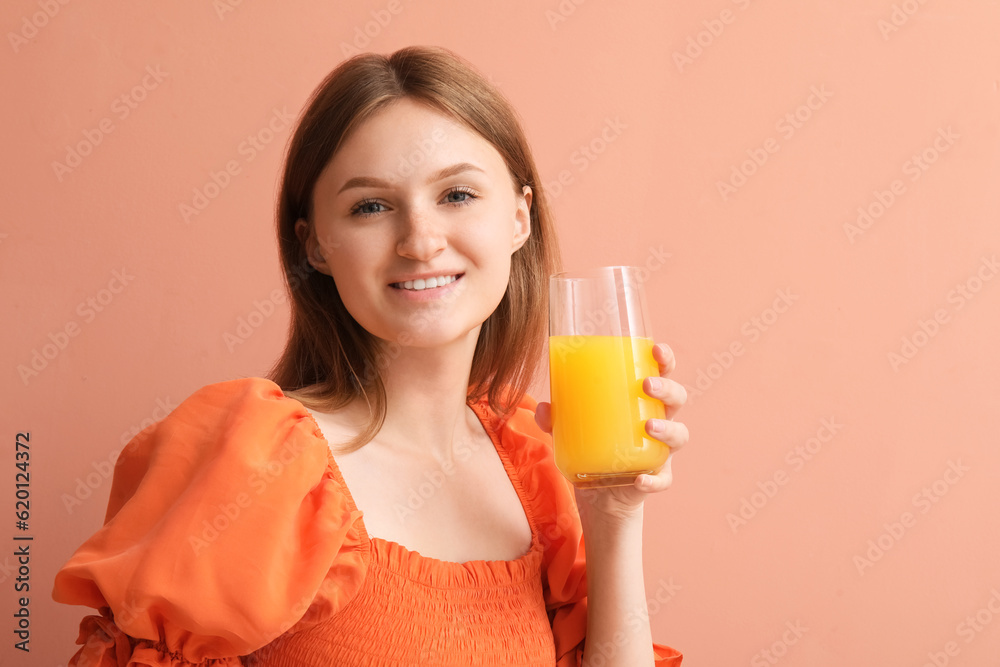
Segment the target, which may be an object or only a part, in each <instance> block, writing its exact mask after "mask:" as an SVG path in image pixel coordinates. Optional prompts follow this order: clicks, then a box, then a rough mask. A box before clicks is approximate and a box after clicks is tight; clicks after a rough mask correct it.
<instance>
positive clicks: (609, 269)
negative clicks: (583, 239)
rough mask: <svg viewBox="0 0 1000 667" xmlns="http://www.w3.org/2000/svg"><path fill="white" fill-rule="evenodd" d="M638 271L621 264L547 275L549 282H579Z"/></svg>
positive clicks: (635, 268)
mask: <svg viewBox="0 0 1000 667" xmlns="http://www.w3.org/2000/svg"><path fill="white" fill-rule="evenodd" d="M639 270H641V267H638V266H627V265H623V264H615V265H613V266H595V267H591V268H589V269H577V270H575V271H560V272H558V273H553V274H551V275H549V280H581V279H584V278H595V277H599V276H606V275H608V274H613V273H615V272H616V271H617V272H619V273H632V272H637V271H639Z"/></svg>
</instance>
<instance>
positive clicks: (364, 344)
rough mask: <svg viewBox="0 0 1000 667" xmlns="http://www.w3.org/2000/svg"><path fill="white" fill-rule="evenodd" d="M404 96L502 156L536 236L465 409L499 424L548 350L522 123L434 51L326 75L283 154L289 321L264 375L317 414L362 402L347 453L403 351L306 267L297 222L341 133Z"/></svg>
mask: <svg viewBox="0 0 1000 667" xmlns="http://www.w3.org/2000/svg"><path fill="white" fill-rule="evenodd" d="M404 97H405V98H411V99H413V100H415V101H418V102H422V103H425V104H428V105H431V106H432V107H433V108H435V109H437V110H439V111H441V112H442V113H445V114H447V115H449V116H451V117H453V118H455V119H456V120H458V121H460V122H463V123H464V124H465V125H466V126H468V127H469V128H471V129H472V130H474V131H475V132H476V133H478V134H479V135H480V136H482V137H483V138H484V139H485V140H486V141H488V142H489V143H490V144H492V145H493V147H494V148H496V150H497V151H498V152H499V153H500V155H501V156H502V157H503V160H504V162H505V163H506V164H507V169H508V171H509V172H510V176H511V180H512V182H513V185H514V186H515V191H516V192H517V193H520V192H521V189H522V188H523V186H525V185H528V186H530V187H531V190H532V193H533V194H532V198H531V207H530V215H531V235H530V236H529V237H528V240H527V242H525V244H524V245H523V246H521V248H519V249H518V250H517V251H516V252H515V253H514V254H513V255H512V257H511V268H510V281H509V283H508V285H507V291H506V293H505V294H504V296H503V299H502V300H501V302H500V304H499V305H498V306H497V308H496V310H495V311H494V312H493V313H492V314H491V315H490V317H489V318H487V320H486V321H485V322H484V323H483V325H482V327H481V329H480V332H479V340H478V342H477V344H476V350H475V354H474V356H473V359H472V369H471V372H470V376H469V400H481V399H482V398H483V397H486V398H487V400H488V401H489V405H490V408H491V409H492V410H493V411H494V412H496V413H498V414H502V415H503V414H508V413H509V412H510V410H511V409H513V406H515V405H516V404H517V403H518V402H519V401H520V400H521V398H522V397H523V396H524V393H525V392H526V390H527V388H528V386H529V385H530V384H531V382H532V380H533V378H534V374H535V371H536V368H537V366H538V363H539V361H540V358H541V353H542V349H543V343H544V338H545V333H546V322H547V316H548V312H547V304H548V276H549V275H550V274H551V273H554V272H556V271H557V270H558V265H559V257H558V251H557V243H556V239H555V229H554V227H553V225H552V221H551V218H550V214H549V210H548V207H547V205H546V202H545V193H544V192H543V188H542V184H541V182H540V180H539V178H538V173H537V170H536V168H535V163H534V160H533V158H532V156H531V151H530V149H529V147H528V142H527V140H526V139H525V136H524V132H523V130H522V129H521V125H520V123H519V122H518V119H517V114H516V112H515V111H514V110H513V108H512V107H511V106H510V104H509V103H508V102H507V101H506V99H504V97H503V95H502V94H501V93H500V92H499V91H497V90H496V89H495V88H494V87H493V86H492V85H490V84H489V83H488V82H487V81H486V80H485V79H484V78H483V76H482V75H480V74H479V73H478V72H477V71H476V70H475V69H474V68H473V67H472V66H471V65H470V64H469V63H467V62H466V61H464V60H463V59H462V58H460V57H459V56H457V55H456V54H454V53H452V52H451V51H448V50H447V49H444V48H441V47H426V46H411V47H407V48H404V49H400V50H398V51H396V52H395V53H392V54H391V55H388V56H385V55H381V54H373V53H363V54H360V55H357V56H354V57H352V58H350V59H348V60H346V61H344V62H342V63H341V64H340V65H338V66H337V67H336V68H335V69H334V70H333V71H332V72H330V74H329V75H327V77H326V78H325V79H324V80H323V82H322V83H321V84H320V85H319V87H318V88H317V89H316V90H315V91H314V92H313V94H312V96H311V97H310V99H309V102H308V104H307V107H306V109H305V111H304V112H303V114H302V116H301V117H300V119H299V121H298V125H297V127H296V129H295V132H294V134H293V135H292V138H291V141H290V142H289V146H288V151H287V155H286V156H285V166H284V173H283V176H282V180H281V189H280V192H279V196H278V203H277V234H278V248H279V252H280V254H281V264H282V270H283V272H284V276H285V284H286V288H287V290H288V293H289V296H290V299H289V303H290V304H291V311H292V312H291V314H292V317H291V323H290V331H289V336H288V341H287V342H286V344H285V349H284V351H283V352H282V354H281V357H280V358H279V359H278V361H277V362H276V363H275V365H274V366H273V367H272V369H271V370H270V372H269V373H268V375H267V378H268V379H270V380H272V381H273V382H275V383H276V384H277V385H278V386H279V387H280V388H281V389H282V391H283V392H284V393H285V394H286V395H288V396H290V397H292V398H295V399H296V400H298V401H300V402H301V403H302V404H303V405H305V406H306V407H309V408H312V409H316V410H319V411H324V412H329V411H334V410H336V409H338V408H340V407H343V406H344V405H346V404H347V403H348V402H350V401H351V400H353V399H355V398H358V397H363V398H365V400H367V402H368V405H369V408H370V419H369V422H368V424H367V425H366V427H365V428H364V429H363V430H362V431H361V432H360V433H359V434H358V435H357V436H356V437H355V438H353V439H351V440H350V441H349V442H347V443H343V444H344V445H345V446H344V448H342V450H341V451H343V452H345V453H346V452H350V451H354V450H356V449H358V448H360V447H362V446H363V445H365V444H366V443H368V442H369V441H370V440H371V439H372V438H373V437H375V435H376V434H377V433H378V431H379V429H381V427H382V423H383V421H384V419H385V411H386V396H385V385H384V383H383V378H382V372H383V370H384V368H385V365H386V364H387V363H390V362H391V358H390V357H391V354H392V350H393V348H392V346H394V345H398V343H395V342H390V343H388V345H384V344H383V343H385V341H381V340H380V339H377V338H376V337H375V336H373V335H371V334H370V333H369V332H368V331H366V330H365V329H364V328H362V327H361V325H359V324H358V323H357V322H356V321H355V320H354V318H353V317H352V316H351V315H350V314H349V313H348V312H347V309H346V308H345V307H344V304H343V301H341V298H340V294H339V293H338V292H337V287H336V285H335V284H334V281H333V279H332V278H331V277H330V276H328V275H326V274H324V273H321V272H319V271H316V270H315V269H313V268H312V266H311V265H310V264H309V263H308V260H307V259H306V249H305V247H304V245H303V244H302V243H301V242H300V240H299V238H298V236H297V235H296V233H295V223H296V221H297V220H299V219H300V218H301V219H304V220H306V221H307V222H308V223H309V225H310V226H311V225H312V224H313V221H312V213H313V210H312V208H313V207H312V196H313V189H314V187H315V185H316V181H317V179H318V178H319V175H320V173H321V172H322V171H323V169H324V168H325V167H326V165H327V164H328V163H329V162H330V160H331V159H332V158H333V156H334V155H335V154H336V152H337V150H338V149H339V148H340V146H341V145H342V143H343V142H344V140H345V138H346V136H347V135H348V134H349V133H350V132H351V131H352V130H353V129H354V128H356V127H358V126H359V125H360V124H361V123H363V122H364V121H365V120H367V119H368V118H371V117H372V116H373V115H374V114H376V113H378V112H379V111H380V110H381V109H383V108H385V107H386V106H387V105H389V104H392V103H393V102H395V101H397V100H399V99H401V98H404ZM395 351H396V353H398V348H395ZM331 444H333V443H331Z"/></svg>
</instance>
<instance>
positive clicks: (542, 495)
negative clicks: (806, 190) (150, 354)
mask: <svg viewBox="0 0 1000 667" xmlns="http://www.w3.org/2000/svg"><path fill="white" fill-rule="evenodd" d="M277 217H278V241H279V246H280V251H281V259H282V265H283V269H284V273H285V278H286V282H287V287H288V291H289V295H290V303H291V304H292V321H291V331H290V336H289V341H288V343H287V346H286V349H285V351H284V354H283V355H282V357H281V359H280V360H279V361H278V363H277V364H276V366H275V369H274V370H273V372H272V373H271V374H270V375H269V377H268V378H254V377H251V378H243V379H238V380H231V381H227V382H219V383H215V384H211V385H208V386H206V387H203V388H202V389H200V390H198V391H197V392H195V393H194V394H192V395H191V396H190V397H188V398H187V399H186V400H185V401H184V402H182V404H181V405H180V406H178V407H177V408H176V409H175V410H174V411H173V412H172V413H171V414H170V415H169V416H167V417H166V418H165V419H164V420H163V421H161V422H159V423H158V424H155V425H153V426H150V427H149V428H147V429H146V430H145V431H143V432H142V433H140V434H139V435H137V436H136V437H135V438H134V439H133V441H132V442H131V443H130V444H129V446H128V447H127V448H126V449H125V450H124V451H123V452H122V454H121V456H120V458H119V461H118V464H117V466H116V468H115V477H114V483H113V487H112V490H111V498H110V501H109V506H108V512H107V517H106V520H105V525H104V526H103V528H101V529H100V530H99V531H98V532H97V533H96V534H95V535H94V536H93V537H91V538H90V539H89V540H88V541H87V542H86V543H85V544H84V545H83V546H81V547H80V549H78V550H77V552H76V553H75V554H74V555H73V557H72V558H71V559H70V561H69V562H68V563H67V564H66V565H65V566H64V567H63V568H62V569H61V570H60V572H59V573H58V574H57V576H56V581H55V592H54V597H55V598H56V600H58V601H60V602H65V603H68V604H84V605H88V606H91V607H94V608H96V609H98V610H99V611H100V615H99V616H97V615H92V616H87V617H86V618H84V619H83V621H82V623H81V629H80V637H79V639H78V643H81V644H83V647H82V648H81V649H80V650H79V652H78V653H77V654H76V656H74V659H73V661H72V662H71V663H70V664H71V665H79V666H80V667H82V666H83V665H101V666H102V667H103V666H111V665H116V666H124V665H157V666H163V667H166V666H177V665H238V664H245V665H259V666H261V667H264V666H268V667H271V666H277V665H345V666H346V665H384V666H390V665H392V666H395V665H471V664H481V665H487V664H489V665H549V666H551V665H559V666H563V667H568V666H570V665H574V666H576V665H594V666H596V665H605V666H608V665H628V666H629V667H635V666H637V665H651V664H656V665H679V664H680V660H681V656H680V654H679V653H677V652H676V651H674V650H673V649H670V648H669V647H667V646H663V645H660V644H654V643H653V641H652V638H651V636H650V624H649V618H648V614H647V606H646V599H645V589H644V584H643V576H642V570H643V568H642V544H641V537H642V507H643V500H644V499H645V497H646V496H647V495H648V494H649V493H654V492H658V491H663V490H664V489H666V488H667V487H669V485H670V482H671V473H670V464H669V460H668V462H667V464H666V465H665V466H664V467H663V469H662V470H661V471H660V473H659V474H657V475H655V476H650V475H642V476H640V477H639V478H638V479H637V480H636V483H635V486H634V487H615V488H606V489H599V490H586V491H582V490H574V488H573V487H572V486H571V485H570V484H569V482H568V481H567V480H566V479H565V478H563V477H562V475H561V474H560V473H559V471H558V469H557V468H556V467H555V464H554V462H553V457H552V453H551V446H550V442H549V436H548V432H549V431H550V424H549V410H548V407H549V406H548V404H545V403H541V404H537V405H536V403H535V402H534V401H533V400H532V399H531V398H529V397H528V396H527V395H526V393H525V392H526V389H527V387H528V385H529V384H530V383H531V381H532V379H533V374H534V371H535V368H536V366H537V365H538V362H539V357H540V353H541V350H542V346H543V342H544V335H545V327H546V317H547V305H546V286H547V277H548V275H549V274H550V273H552V272H553V271H554V270H555V269H556V266H557V259H556V252H555V238H554V233H553V228H552V224H551V221H550V217H549V213H548V210H547V208H546V205H545V201H544V196H543V192H542V190H541V187H540V183H539V179H538V176H537V173H536V170H535V166H534V163H533V160H532V157H531V154H530V152H529V149H528V146H527V143H526V141H525V138H524V135H523V132H522V130H521V128H520V126H519V124H518V122H517V119H516V116H515V114H514V112H513V111H512V109H511V108H510V107H509V105H508V104H507V103H506V101H505V100H504V99H503V98H502V97H501V95H500V94H499V93H498V92H497V91H496V90H495V89H493V88H492V87H491V86H490V85H489V84H488V83H486V82H485V81H484V79H483V78H482V77H481V76H480V75H479V74H478V73H476V72H475V71H474V70H473V69H472V68H471V66H469V65H468V64H467V63H465V62H464V61H462V60H461V59H459V58H458V57H457V56H455V55H454V54H452V53H450V52H448V51H446V50H444V49H439V48H418V47H411V48H407V49H402V50H400V51H397V52H396V53H394V54H392V55H391V56H388V57H385V56H380V55H373V54H363V55H360V56H357V57H355V58H352V59H350V60H348V61H346V62H344V63H342V64H341V65H340V66H339V67H337V68H336V69H335V70H334V71H333V72H332V73H331V74H330V75H329V76H328V77H327V78H326V80H325V81H324V82H323V83H322V84H321V85H320V87H319V88H318V89H317V90H316V92H315V93H314V94H313V96H312V98H311V99H310V102H309V104H308V108H307V109H306V111H305V112H304V114H303V116H302V118H301V119H300V121H299V124H298V126H297V128H296V131H295V134H294V136H293V137H292V140H291V143H290V146H289V150H288V155H287V160H286V165H285V170H284V177H283V181H282V187H281V192H280V200H279V203H278V215H277ZM654 356H655V357H656V360H657V362H658V363H659V365H660V369H661V375H660V377H657V378H649V379H647V380H646V381H645V383H644V389H645V391H646V392H647V393H648V394H649V395H651V396H653V397H655V398H657V399H659V400H662V401H663V403H664V404H665V405H666V410H667V419H666V420H650V421H649V422H648V423H647V424H646V428H647V431H648V432H649V433H650V434H651V435H652V436H653V437H655V438H658V439H660V440H661V441H663V442H664V443H666V444H668V445H669V446H670V447H672V448H677V447H680V446H683V445H684V444H685V442H686V441H687V437H688V436H687V431H686V429H685V427H684V426H683V424H680V423H679V422H674V421H673V420H672V417H673V415H674V414H675V413H676V411H677V410H678V409H679V407H680V406H681V405H682V404H683V403H684V401H685V399H686V396H685V394H684V389H683V388H682V387H681V386H680V385H679V384H678V383H676V382H674V381H673V380H669V379H666V376H667V375H668V374H669V373H670V371H671V370H672V369H673V367H674V358H673V355H672V353H671V351H670V349H669V348H668V347H666V346H662V345H661V346H657V347H655V348H654ZM585 545H586V547H585Z"/></svg>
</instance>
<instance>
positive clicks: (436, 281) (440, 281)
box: [396, 276, 457, 291]
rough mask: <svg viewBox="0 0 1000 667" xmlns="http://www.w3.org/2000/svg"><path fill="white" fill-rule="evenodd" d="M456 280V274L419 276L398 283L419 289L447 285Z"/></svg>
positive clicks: (408, 287)
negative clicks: (429, 276) (432, 276)
mask: <svg viewBox="0 0 1000 667" xmlns="http://www.w3.org/2000/svg"><path fill="white" fill-rule="evenodd" d="M455 280H457V278H456V277H455V276H437V277H434V278H417V279H416V280H407V281H406V282H405V283H396V284H397V285H402V287H403V289H408V290H414V291H419V290H425V289H434V288H435V287H444V286H445V285H448V284H450V283H453V282H455Z"/></svg>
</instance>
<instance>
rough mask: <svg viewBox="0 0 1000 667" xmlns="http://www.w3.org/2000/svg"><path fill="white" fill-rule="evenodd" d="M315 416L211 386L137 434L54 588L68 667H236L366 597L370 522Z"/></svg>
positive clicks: (232, 385)
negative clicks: (81, 613)
mask: <svg viewBox="0 0 1000 667" xmlns="http://www.w3.org/2000/svg"><path fill="white" fill-rule="evenodd" d="M330 460H331V454H330V451H329V448H328V446H327V443H326V441H325V440H324V439H323V437H322V434H321V433H320V431H319V427H318V426H317V424H316V422H315V421H314V420H313V418H312V415H310V414H309V412H308V411H306V410H305V408H304V407H302V405H301V404H300V403H299V402H298V401H295V400H293V399H291V398H288V397H286V396H284V394H283V393H282V391H281V389H280V388H279V387H278V385H276V384H274V383H273V382H271V381H270V380H266V379H263V378H243V379H239V380H231V381H228V382H220V383H216V384H211V385H207V386H205V387H203V388H201V389H200V390H198V391H197V392H195V393H194V394H192V395H191V396H190V397H188V398H187V399H186V400H185V401H183V402H182V403H181V404H180V405H179V406H178V407H177V408H175V409H174V411H173V412H171V413H170V414H169V415H168V416H167V417H166V418H164V419H163V420H162V421H160V422H158V423H156V424H153V425H151V426H149V427H147V428H146V429H144V430H143V431H142V432H140V433H139V434H137V435H136V436H135V437H134V438H133V439H132V440H131V441H130V442H129V443H128V445H127V446H126V447H125V449H124V450H123V451H122V453H121V455H120V456H119V458H118V462H117V464H116V465H115V471H114V479H113V482H112V488H111V497H110V500H109V502H108V510H107V514H106V517H105V522H104V525H103V527H102V528H100V529H99V530H98V531H97V532H96V533H95V534H94V535H93V536H91V537H90V538H89V539H88V540H87V541H86V542H85V543H84V544H83V545H82V546H80V547H79V549H77V550H76V552H75V553H74V554H73V555H72V557H71V558H70V560H69V561H68V562H67V563H66V564H65V565H64V566H63V567H62V568H61V569H60V570H59V572H58V573H57V574H56V577H55V586H54V590H53V598H54V599H55V600H56V601H57V602H62V603H65V604H78V605H86V606H89V607H93V608H95V609H98V610H99V612H100V615H97V616H95V615H91V616H87V617H85V618H84V619H83V621H82V622H81V623H80V635H79V638H78V639H77V643H78V644H82V645H83V646H82V648H80V650H79V651H78V652H77V653H76V655H75V656H74V657H73V660H72V661H71V662H70V665H71V666H72V665H81V666H82V665H87V666H88V667H89V666H92V665H98V666H100V667H125V666H133V665H147V666H153V667H168V666H169V667H177V666H179V665H200V664H205V665H207V664H211V665H226V666H230V665H231V666H235V665H239V664H240V661H239V657H238V656H240V655H246V654H248V653H251V652H253V651H255V650H257V649H259V648H260V647H262V646H264V645H265V644H267V643H269V642H270V641H272V640H273V639H275V638H277V637H278V636H280V635H281V634H283V633H285V632H296V631H298V630H300V629H303V628H305V627H307V626H310V625H313V624H315V623H318V622H321V621H323V620H325V619H327V618H329V616H330V615H332V614H333V613H334V612H336V611H337V610H338V609H339V608H341V607H342V606H343V605H344V604H346V603H347V602H348V601H349V600H350V599H351V598H352V597H353V596H354V594H355V593H356V592H357V591H358V589H359V588H360V586H361V582H362V581H363V580H364V576H365V572H366V569H367V563H368V559H369V556H370V554H369V551H368V545H367V541H365V540H363V533H361V532H360V531H361V526H360V521H359V520H358V519H359V518H360V516H361V513H360V512H359V511H357V509H355V508H353V504H352V503H350V502H349V501H348V498H349V496H348V495H347V494H346V490H345V489H343V488H342V487H341V486H340V483H339V482H338V481H337V479H335V478H334V476H333V474H332V470H331V468H330V466H329V462H330Z"/></svg>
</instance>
